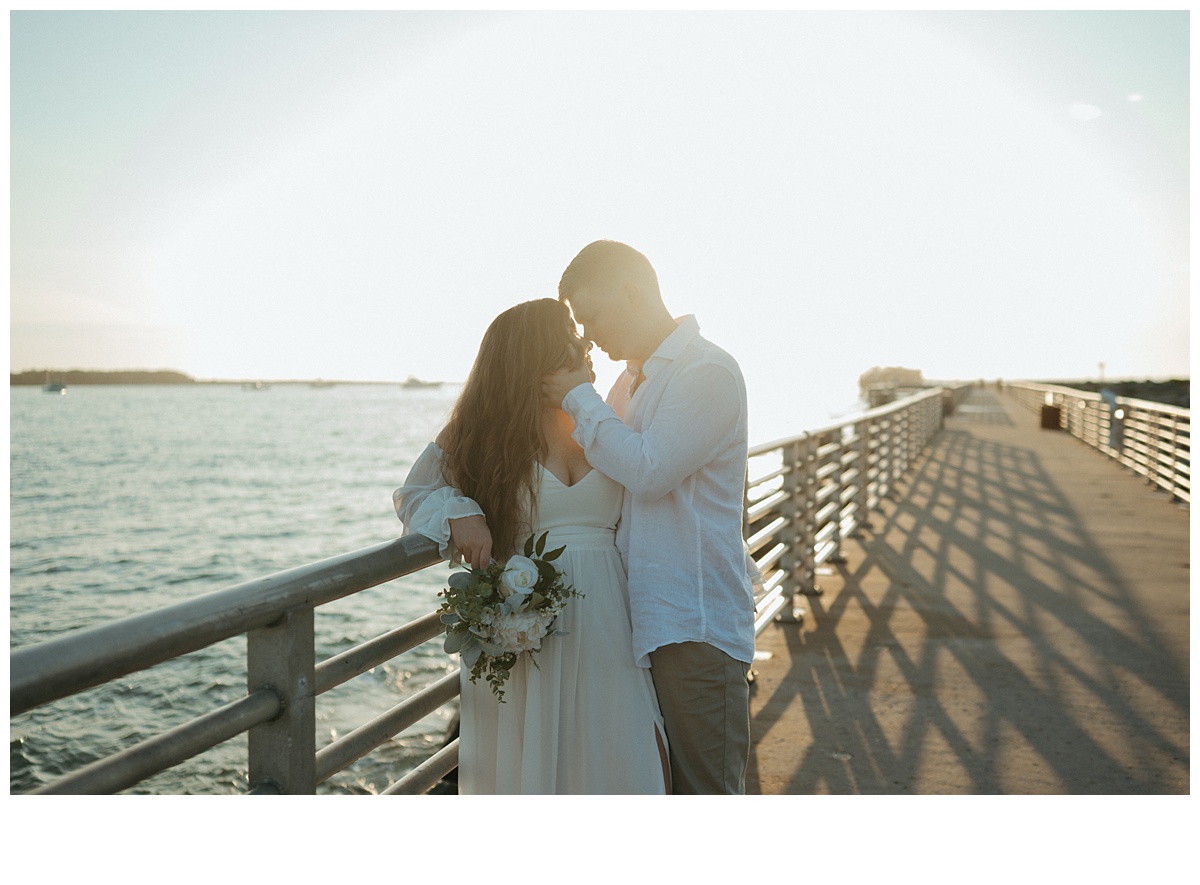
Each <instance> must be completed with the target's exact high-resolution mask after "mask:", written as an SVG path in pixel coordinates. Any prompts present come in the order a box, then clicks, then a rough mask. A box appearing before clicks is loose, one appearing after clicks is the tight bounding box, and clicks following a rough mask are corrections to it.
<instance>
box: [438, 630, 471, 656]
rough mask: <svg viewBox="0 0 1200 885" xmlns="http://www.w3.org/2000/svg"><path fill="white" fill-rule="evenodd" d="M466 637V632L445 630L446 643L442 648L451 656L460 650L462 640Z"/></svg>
mask: <svg viewBox="0 0 1200 885" xmlns="http://www.w3.org/2000/svg"><path fill="white" fill-rule="evenodd" d="M466 635H467V631H466V630H447V631H446V641H445V643H444V644H443V646H442V647H443V648H444V649H445V650H446V654H448V655H452V654H454V653H455V652H456V651H458V650H459V649H461V648H462V645H463V638H464V637H465V636H466Z"/></svg>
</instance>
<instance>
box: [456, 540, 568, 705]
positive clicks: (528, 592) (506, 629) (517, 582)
mask: <svg viewBox="0 0 1200 885" xmlns="http://www.w3.org/2000/svg"><path fill="white" fill-rule="evenodd" d="M548 534H549V532H545V533H543V534H542V536H541V537H540V538H538V539H537V540H536V541H534V539H533V536H532V535H531V536H530V537H529V539H528V540H527V541H526V542H525V555H524V556H513V557H510V558H509V560H508V562H507V563H505V564H504V565H501V564H499V563H493V564H492V565H489V566H488V567H487V568H484V569H473V568H470V567H468V566H464V568H465V569H466V570H465V571H462V572H456V573H455V574H453V575H451V576H450V581H449V586H448V587H447V588H446V589H445V590H442V591H441V592H439V593H438V596H441V597H444V601H443V602H442V604H441V607H439V608H438V612H439V613H440V614H441V616H442V618H441V619H442V623H443V624H445V625H446V643H445V648H446V651H447V652H448V653H449V654H454V653H455V652H458V653H459V654H460V655H461V656H462V660H463V663H465V664H466V665H467V666H468V667H470V669H471V681H472V682H475V681H476V680H478V679H479V677H480V676H485V677H486V678H487V681H488V683H489V684H490V685H491V686H492V692H493V693H494V694H495V695H496V697H497V698H499V699H500V702H501V703H504V683H505V682H506V681H507V680H508V676H509V673H510V672H511V671H512V668H513V666H514V665H515V664H516V663H517V658H518V657H520V656H521V655H522V654H528V655H529V657H530V660H532V661H533V663H534V666H537V658H536V657H535V655H536V653H537V652H538V651H540V650H541V648H542V640H543V639H545V638H546V637H547V636H549V635H551V634H552V633H555V632H560V633H561V632H563V631H555V629H554V624H555V621H556V620H557V619H558V615H559V612H561V611H562V610H563V607H564V606H565V605H566V604H567V600H568V599H570V598H571V597H572V596H580V597H581V596H583V594H582V593H580V592H579V591H577V590H576V589H575V588H574V587H572V586H571V585H569V584H567V583H566V582H565V580H564V577H565V575H564V574H563V572H561V571H559V570H558V569H556V568H555V567H554V566H553V565H552V564H551V563H553V562H554V560H556V559H558V557H559V556H561V555H562V552H563V551H564V550H566V549H567V548H566V547H559V548H558V549H557V550H551V551H550V552H549V553H547V552H546V536H547V535H548Z"/></svg>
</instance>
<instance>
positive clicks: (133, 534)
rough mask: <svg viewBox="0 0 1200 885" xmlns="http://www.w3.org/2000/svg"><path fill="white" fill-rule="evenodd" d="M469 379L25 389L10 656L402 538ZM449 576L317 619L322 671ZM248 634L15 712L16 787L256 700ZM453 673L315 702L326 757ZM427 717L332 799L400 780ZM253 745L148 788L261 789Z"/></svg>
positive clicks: (13, 463)
mask: <svg viewBox="0 0 1200 885" xmlns="http://www.w3.org/2000/svg"><path fill="white" fill-rule="evenodd" d="M458 389H459V388H458V387H457V386H446V387H443V388H438V389H425V390H410V389H404V388H400V387H397V386H376V385H338V386H335V387H332V388H311V387H308V386H307V385H302V384H300V385H274V386H272V387H271V388H270V389H269V390H265V391H257V392H247V391H244V390H243V389H242V388H241V387H240V386H238V385H199V386H188V387H178V386H125V387H118V386H112V387H107V386H96V387H90V386H86V387H85V386H79V387H73V388H71V390H70V391H69V392H68V393H67V394H66V395H64V396H57V395H50V394H47V393H44V392H42V391H41V389H40V388H12V389H11V393H10V410H11V411H10V427H11V432H10V513H9V516H10V591H9V616H10V626H9V641H10V647H11V648H14V649H15V648H20V647H22V646H25V645H29V644H32V643H36V642H40V641H43V640H46V639H48V638H51V637H53V636H57V635H60V634H62V633H66V632H69V631H72V630H76V629H79V628H81V627H86V626H90V625H93V624H98V623H104V622H106V621H109V620H112V619H115V618H119V617H123V616H126V615H130V614H135V613H139V612H143V611H149V610H152V609H155V608H158V607H161V606H164V605H169V604H171V603H174V602H178V601H180V600H183V599H187V598H190V597H193V596H196V595H199V594H203V593H207V592H210V591H213V590H219V589H222V588H224V587H227V586H230V585H233V584H237V583H241V582H243V581H247V580H251V579H254V578H259V577H263V576H265V575H269V574H272V573H274V572H277V571H281V570H283V569H286V568H291V567H293V566H297V565H302V564H304V563H308V562H312V561H315V560H318V559H323V558H325V557H329V556H335V555H338V554H341V553H345V552H348V551H351V550H357V549H360V548H363V547H368V546H371V545H373V544H376V543H379V542H381V541H387V540H391V539H392V538H395V537H397V536H398V535H399V533H400V529H401V526H400V523H399V521H398V520H397V519H396V516H395V512H394V511H393V510H392V504H391V493H392V490H393V489H394V488H396V487H397V486H398V485H400V484H401V482H402V481H403V480H404V477H405V475H406V474H407V472H408V469H409V467H410V466H411V465H412V462H413V460H414V459H415V457H416V456H417V455H418V454H420V452H421V450H422V449H423V448H424V446H425V445H426V444H427V443H428V441H429V440H430V439H431V438H432V437H433V435H435V433H436V431H437V429H438V428H439V427H440V426H441V424H442V423H443V421H444V419H445V416H446V414H447V412H448V410H449V407H450V406H451V404H452V402H453V398H454V396H455V395H456V394H457V392H458ZM446 575H447V572H446V570H445V569H444V567H437V566H435V567H433V568H431V569H427V570H425V571H423V572H420V573H418V574H416V575H411V576H409V577H406V578H402V579H399V580H397V581H393V582H391V583H389V584H385V585H381V586H380V587H376V588H373V589H371V590H367V591H364V592H362V593H358V594H355V595H354V596H352V597H349V598H347V599H342V600H338V601H337V602H335V603H332V604H330V605H328V606H323V607H322V608H320V609H318V611H317V617H316V643H317V659H318V661H319V660H323V659H324V658H327V657H330V656H332V655H335V654H338V653H339V652H342V651H345V650H346V649H348V648H350V647H352V646H354V645H357V644H358V643H360V642H363V641H365V640H367V639H370V638H373V637H375V636H377V635H379V634H381V633H384V632H386V631H387V630H390V629H392V628H394V627H396V626H399V625H400V624H403V623H406V622H407V621H410V620H412V619H414V618H416V617H420V616H421V615H424V614H426V613H428V612H429V611H431V610H432V609H433V608H435V607H436V605H437V598H436V594H437V591H438V589H439V588H440V587H441V586H442V584H441V582H442V581H443V580H444V579H445V578H446ZM245 653H246V642H245V639H244V637H240V638H234V639H230V640H227V641H225V642H222V643H219V644H217V645H215V646H212V647H210V648H208V649H205V650H202V651H198V652H195V653H192V654H189V655H186V656H184V657H183V658H180V659H178V660H176V661H172V662H167V663H164V664H161V665H159V666H157V667H154V668H152V669H150V670H147V671H145V672H143V673H139V674H134V675H131V676H129V677H126V678H123V679H120V680H117V681H116V682H113V683H111V684H109V685H105V686H100V687H97V688H95V689H91V690H89V691H86V692H83V693H82V694H80V695H77V696H75V697H72V698H66V699H63V700H61V701H57V702H55V703H52V704H49V705H46V706H44V707H40V708H38V709H35V710H32V711H29V712H27V713H24V714H21V715H19V716H16V717H13V718H12V720H11V724H10V731H9V759H10V790H11V791H12V792H14V793H16V792H23V791H25V790H28V789H30V788H32V787H34V786H36V785H38V784H41V783H45V782H47V781H50V780H53V779H54V778H55V777H56V776H58V775H60V774H62V773H65V772H68V771H72V770H75V769H76V768H78V767H80V766H82V765H84V764H86V763H88V762H90V761H92V760H94V759H96V758H100V757H102V756H105V755H108V754H110V753H112V752H114V751H116V750H118V749H121V748H123V747H126V746H129V745H131V744H133V743H135V742H137V741H139V740H142V739H145V738H147V737H151V736H153V735H155V734H158V733H161V732H162V731H165V730H167V729H169V728H171V727H173V726H175V725H178V724H181V723H183V722H186V721H187V720H189V719H191V718H193V717H194V716H197V715H199V714H201V713H204V712H207V711H209V710H211V709H214V708H216V707H218V706H220V705H222V704H225V703H228V702H229V701H232V700H236V699H237V698H238V697H241V696H242V695H244V694H245V690H246V685H245V667H246V663H245ZM453 668H454V665H453V664H452V663H451V662H450V660H449V659H448V658H447V657H446V656H445V655H444V654H443V653H442V651H441V648H440V643H438V642H436V641H434V642H431V643H426V644H425V645H424V646H422V647H421V648H419V649H414V650H413V651H412V652H409V653H407V654H405V655H402V656H400V657H398V658H396V659H395V660H394V661H392V662H391V663H389V664H386V665H384V666H381V667H377V668H376V669H375V670H374V671H372V672H370V673H367V674H364V675H362V676H360V677H358V678H356V679H354V680H351V681H350V682H348V683H346V684H344V685H342V686H339V687H338V688H336V689H333V690H332V691H330V692H328V693H326V694H324V695H322V696H320V697H319V698H318V699H317V725H318V732H317V746H318V748H320V747H322V746H324V745H326V744H327V743H329V742H330V741H331V740H332V739H333V738H334V737H336V736H338V735H343V734H345V733H346V732H348V731H350V730H351V729H353V728H356V727H357V726H359V725H362V724H363V723H365V722H367V721H368V720H370V719H371V718H372V717H374V716H376V715H378V714H379V713H381V712H383V711H384V710H386V709H388V708H389V707H391V706H393V705H394V704H396V703H398V702H399V701H400V700H402V699H403V697H404V696H405V695H406V694H407V693H409V692H411V691H414V690H416V689H419V688H420V687H422V686H424V685H427V684H428V683H430V682H432V681H433V680H435V679H437V678H438V677H440V676H442V675H444V674H445V673H447V672H450V671H451V670H452V669H453ZM450 715H451V714H450V712H449V711H445V712H441V713H439V714H436V715H434V716H430V717H428V718H427V719H426V720H424V721H423V722H422V723H421V724H420V725H419V726H417V727H416V729H415V730H413V731H412V733H411V734H409V735H406V736H404V737H402V738H401V739H399V740H397V741H393V742H390V743H389V744H387V745H385V746H384V747H382V748H380V749H379V750H376V751H375V752H374V753H373V754H371V755H370V756H368V757H366V758H364V759H362V760H360V761H359V762H358V763H356V764H355V765H353V766H351V767H350V768H349V769H347V770H346V771H343V772H341V773H339V774H338V775H336V776H335V777H334V778H333V779H331V780H330V781H328V782H326V783H325V784H323V785H321V786H320V787H318V792H322V793H372V792H378V791H380V790H382V789H384V788H386V787H387V786H388V785H389V784H390V783H392V782H394V781H395V780H396V779H397V778H398V777H399V776H401V775H402V774H404V773H405V772H406V771H408V770H410V769H411V768H412V767H413V765H415V764H416V763H417V762H419V761H421V759H423V758H425V757H426V756H427V755H428V753H429V750H430V748H431V747H432V746H436V745H440V743H441V741H442V739H443V736H444V733H445V729H446V727H447V724H448V719H449V717H450ZM246 786H247V771H246V737H245V736H244V735H243V736H241V737H239V738H235V739H234V740H232V741H229V742H228V743H226V744H222V745H221V746H218V747H215V748H213V749H212V750H209V751H207V752H206V753H204V754H202V755H200V756H197V757H195V758H193V759H191V760H189V761H188V762H186V763H184V764H183V765H181V766H178V767H177V768H174V769H172V770H170V771H166V772H163V773H161V774H159V775H156V776H155V777H153V778H151V779H149V780H147V781H145V782H143V783H142V784H141V785H139V786H137V787H135V788H133V789H131V790H130V791H129V792H133V793H160V794H161V793H171V794H178V793H194V794H198V793H218V794H220V793H232V792H239V791H243V790H245V789H246Z"/></svg>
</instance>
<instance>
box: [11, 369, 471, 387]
mask: <svg viewBox="0 0 1200 885" xmlns="http://www.w3.org/2000/svg"><path fill="white" fill-rule="evenodd" d="M8 383H9V386H10V387H41V386H43V385H45V384H47V383H55V384H65V385H66V386H67V387H72V386H80V387H82V386H84V385H88V384H97V385H98V384H112V385H128V384H177V385H205V386H207V385H220V384H228V385H235V386H237V385H246V384H258V385H263V386H267V385H269V386H283V385H286V384H299V385H310V386H311V385H316V386H321V387H333V386H336V385H341V384H380V385H398V386H401V387H403V386H405V384H406V382H405V381H402V380H397V381H336V380H331V379H328V378H312V379H292V380H287V381H278V380H275V379H268V378H245V379H209V380H199V379H196V378H193V377H192V376H191V375H188V374H186V373H184V372H176V371H174V370H170V369H161V370H157V371H153V370H142V369H129V370H118V371H94V370H89V369H66V370H62V369H32V370H30V371H28V372H10V373H9V375H8ZM428 383H429V385H430V386H447V385H454V384H456V383H457V382H453V381H445V382H442V381H437V382H428ZM408 386H410V387H411V386H413V385H412V384H411V383H409V385H408Z"/></svg>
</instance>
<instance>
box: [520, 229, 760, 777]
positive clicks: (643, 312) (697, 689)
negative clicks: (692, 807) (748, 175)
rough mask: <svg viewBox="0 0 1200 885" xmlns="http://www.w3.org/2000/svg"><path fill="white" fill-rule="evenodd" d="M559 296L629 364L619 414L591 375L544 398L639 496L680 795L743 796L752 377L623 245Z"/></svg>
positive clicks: (649, 644) (629, 561)
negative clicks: (666, 298) (671, 301)
mask: <svg viewBox="0 0 1200 885" xmlns="http://www.w3.org/2000/svg"><path fill="white" fill-rule="evenodd" d="M558 296H559V300H560V301H562V302H564V303H565V304H568V305H570V308H571V311H572V313H573V315H574V317H575V320H576V322H578V323H579V324H580V325H581V326H582V327H583V334H584V337H585V338H586V339H588V340H589V341H592V342H594V343H595V344H596V345H597V346H598V347H600V349H601V350H603V351H604V352H605V353H607V354H608V356H609V357H611V358H612V359H614V360H625V361H627V369H626V372H625V374H624V375H622V376H621V377H620V378H619V379H618V380H617V382H616V384H615V385H614V387H613V389H612V391H611V392H610V393H609V395H608V399H607V401H606V400H604V399H601V397H600V395H599V394H598V393H597V392H596V390H595V389H594V388H593V386H592V382H593V381H594V380H595V376H594V375H593V374H591V373H590V372H589V371H588V369H587V368H586V367H580V366H574V367H565V368H563V369H560V370H559V371H557V372H556V373H554V374H553V375H551V376H550V377H549V378H547V380H546V382H545V383H544V385H543V390H544V393H545V395H546V402H547V403H548V404H549V405H552V406H560V405H561V408H562V410H563V411H564V412H565V413H566V414H567V415H569V416H570V419H571V421H572V422H573V425H574V426H573V430H572V432H571V436H572V439H573V440H574V441H575V442H576V443H577V444H578V445H579V446H581V447H582V450H583V453H584V454H585V455H586V457H587V461H588V463H589V464H591V465H593V466H594V467H595V468H596V469H597V470H598V471H600V472H601V473H603V474H605V475H606V476H609V477H612V478H613V479H614V480H616V481H617V482H619V483H620V484H621V485H622V486H624V487H625V490H626V491H625V496H624V504H623V508H622V511H621V521H620V524H619V526H618V529H617V546H618V547H619V548H620V551H621V555H622V557H623V559H624V561H625V565H626V568H627V569H628V581H629V598H630V603H631V615H632V624H633V647H634V655H635V657H636V659H637V664H638V666H639V667H647V666H649V667H650V672H651V674H652V676H653V678H654V685H655V688H656V689H657V694H658V701H659V704H660V706H661V709H662V715H663V719H664V721H665V723H666V733H667V740H668V742H669V744H670V748H671V777H672V785H673V789H674V791H675V792H676V793H732V794H738V793H744V792H745V771H746V763H747V759H748V756H749V747H750V716H749V710H750V701H749V683H748V673H749V669H750V664H751V662H752V661H753V659H754V596H753V589H752V579H751V577H750V574H753V572H754V571H756V569H752V568H749V567H748V566H750V565H752V564H750V563H748V557H747V554H746V549H745V546H744V542H743V538H742V509H743V501H744V498H743V495H744V490H745V480H746V457H747V448H748V439H747V404H746V386H745V383H744V381H743V379H742V374H741V370H740V369H739V367H738V364H737V362H736V361H735V360H734V358H733V357H732V356H730V355H729V354H728V353H726V352H725V351H724V350H722V349H721V348H719V347H717V346H716V345H715V344H712V343H711V342H709V341H708V340H706V339H705V338H703V337H701V335H700V327H699V325H698V323H697V321H696V319H695V317H693V316H685V317H683V318H681V319H675V318H674V317H673V316H672V315H671V313H670V312H669V311H668V310H667V308H666V307H665V306H664V304H663V300H662V296H661V294H660V292H659V286H658V278H657V274H656V273H655V271H654V268H653V267H652V266H651V265H650V262H649V261H648V260H647V259H646V257H645V256H644V255H642V254H641V253H640V252H638V251H637V250H636V249H633V248H631V247H630V246H627V245H625V244H623V243H618V242H613V241H609V240H601V241H598V242H595V243H592V244H591V245H589V246H587V247H585V248H584V249H583V250H582V251H581V252H580V253H579V254H578V255H577V256H576V257H575V258H574V260H572V261H571V263H570V265H569V266H568V267H567V269H566V270H565V271H564V273H563V275H562V278H561V280H560V282H559V287H558ZM748 571H750V574H748Z"/></svg>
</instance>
